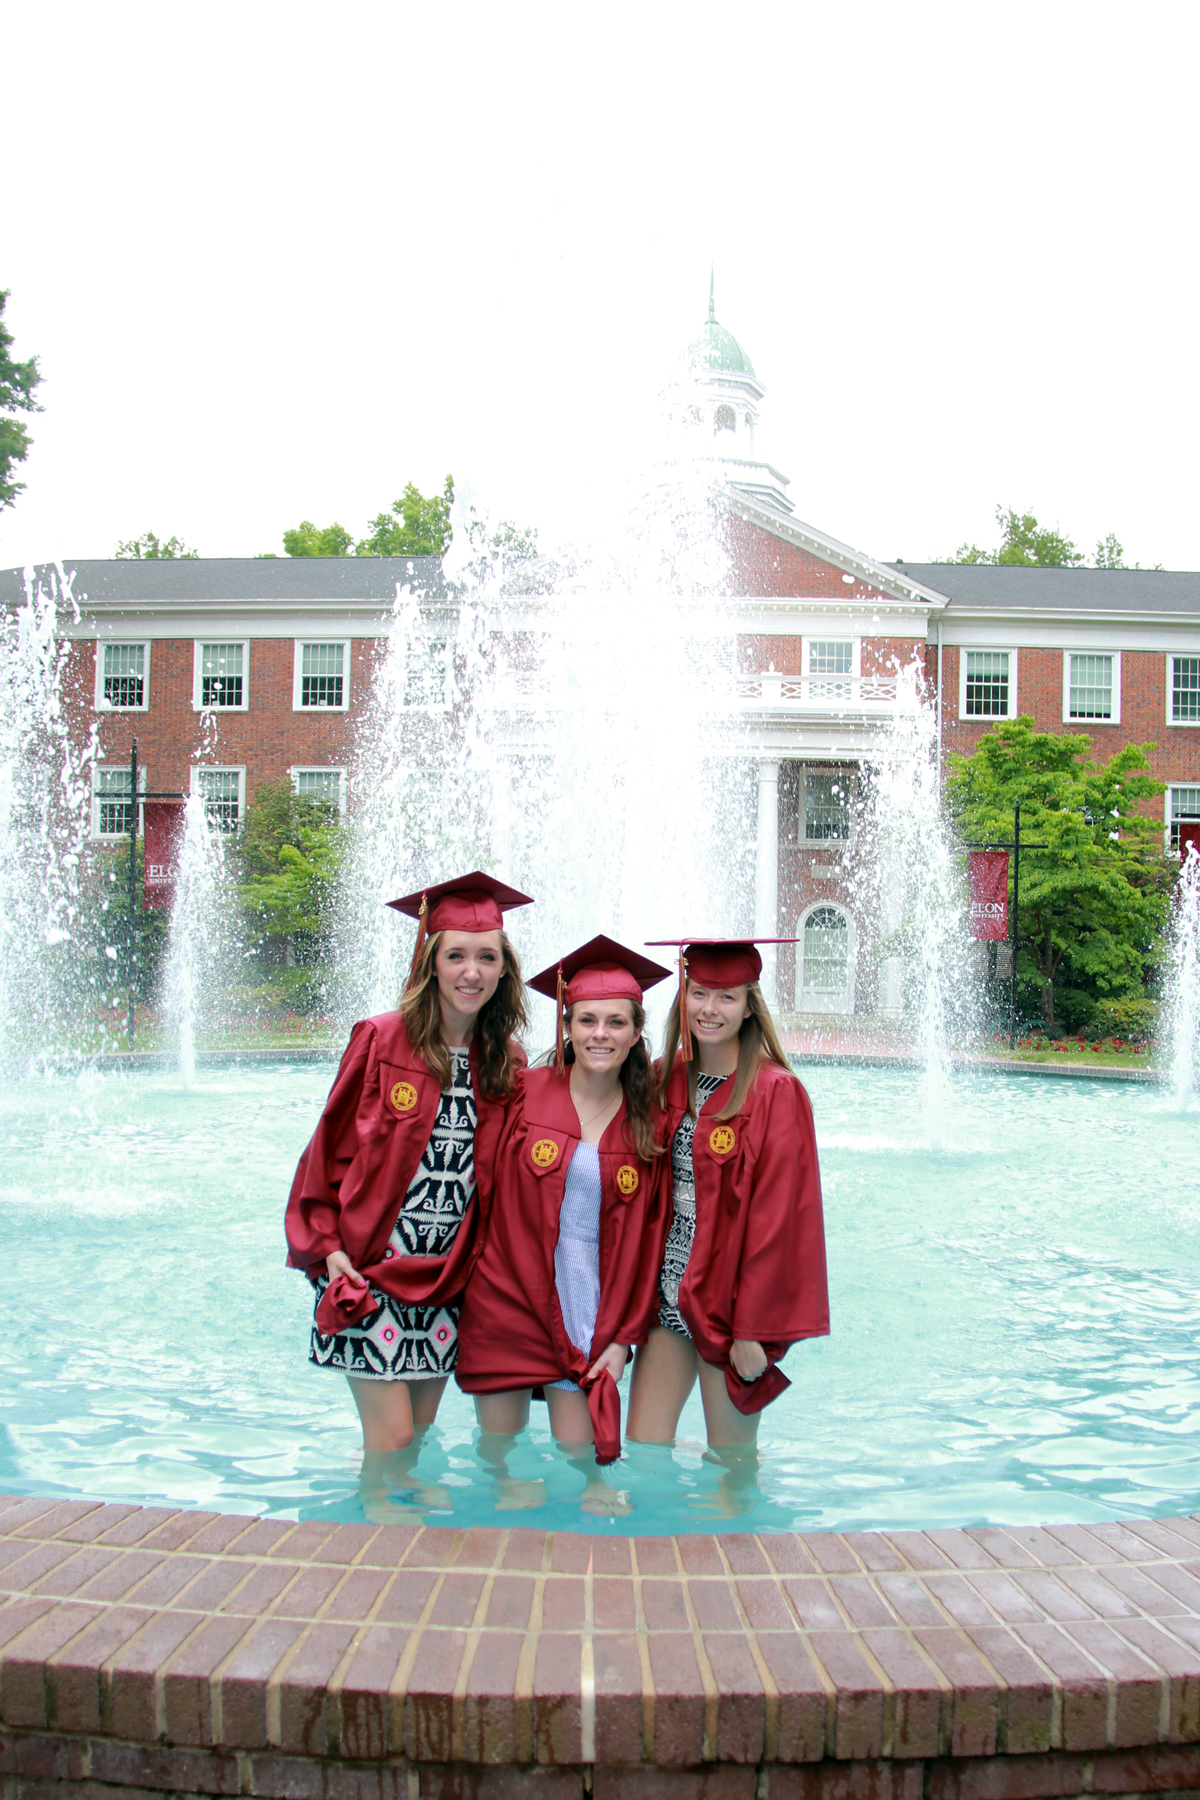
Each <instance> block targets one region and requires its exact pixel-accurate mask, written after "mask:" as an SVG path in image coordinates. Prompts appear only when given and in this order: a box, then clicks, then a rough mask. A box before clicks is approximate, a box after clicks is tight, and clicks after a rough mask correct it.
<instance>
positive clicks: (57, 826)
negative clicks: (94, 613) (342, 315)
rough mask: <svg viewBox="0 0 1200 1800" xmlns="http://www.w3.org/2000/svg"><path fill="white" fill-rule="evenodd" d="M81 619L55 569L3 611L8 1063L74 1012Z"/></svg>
mask: <svg viewBox="0 0 1200 1800" xmlns="http://www.w3.org/2000/svg"><path fill="white" fill-rule="evenodd" d="M60 611H69V612H70V613H71V614H72V615H73V618H74V620H75V621H76V622H77V621H78V619H79V616H80V614H79V608H78V606H77V605H76V603H75V599H74V596H73V594H72V592H71V582H70V579H69V578H68V577H67V576H65V575H64V573H63V571H62V570H61V569H57V570H51V571H49V572H48V573H47V575H46V576H45V577H44V578H43V579H40V580H36V581H35V579H34V576H33V572H32V571H31V570H27V571H26V575H25V599H24V603H23V604H22V605H21V606H19V607H17V608H16V610H15V611H14V612H13V613H11V614H7V615H6V616H4V617H3V619H2V620H0V1038H2V1040H3V1044H4V1056H5V1058H6V1059H7V1060H9V1061H13V1060H15V1059H19V1058H21V1057H22V1056H23V1055H24V1053H25V1052H26V1050H29V1049H32V1048H33V1047H34V1045H35V1044H36V1045H37V1046H38V1047H39V1048H41V1047H44V1046H45V1035H44V1034H45V1027H46V1022H47V1021H48V1020H50V1019H60V1018H63V1017H70V1016H74V1017H78V1016H79V1013H80V1011H81V1006H80V1003H81V1001H82V1000H83V998H84V996H83V994H82V993H81V992H80V984H81V980H82V979H83V970H84V968H85V966H86V959H85V958H81V957H80V956H79V954H78V945H77V943H76V941H75V940H76V936H77V929H78V926H79V920H80V910H81V874H82V863H83V852H84V846H85V844H86V842H87V838H88V835H89V831H90V827H91V804H92V784H91V764H92V762H93V760H94V758H95V756H96V734H95V728H94V727H93V729H92V731H91V733H90V735H89V736H88V737H87V738H86V739H85V740H84V741H83V742H82V743H80V742H77V741H76V742H73V741H72V735H71V729H70V721H69V718H68V697H67V696H66V695H65V694H64V687H65V683H64V673H65V669H66V665H67V659H68V656H69V652H70V644H69V642H68V641H67V640H66V638H65V637H64V636H63V635H62V632H61V628H60V622H59V615H60Z"/></svg>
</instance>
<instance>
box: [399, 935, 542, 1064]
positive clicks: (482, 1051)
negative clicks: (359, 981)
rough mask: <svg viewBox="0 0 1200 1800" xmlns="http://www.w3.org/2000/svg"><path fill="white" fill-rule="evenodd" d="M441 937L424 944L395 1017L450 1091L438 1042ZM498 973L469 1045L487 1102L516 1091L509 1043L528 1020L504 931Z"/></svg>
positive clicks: (444, 1054)
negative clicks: (474, 1049)
mask: <svg viewBox="0 0 1200 1800" xmlns="http://www.w3.org/2000/svg"><path fill="white" fill-rule="evenodd" d="M442 937H443V933H442V932H440V931H435V932H433V933H432V935H431V936H429V937H427V938H426V939H425V942H424V944H423V945H422V947H421V954H420V956H419V957H418V958H417V966H416V968H415V969H414V970H413V975H412V980H411V982H410V984H409V986H408V987H407V988H406V990H405V991H404V993H403V994H401V996H400V1004H399V1008H398V1010H399V1013H400V1017H401V1018H402V1019H403V1020H404V1029H405V1030H406V1031H407V1033H408V1041H409V1043H410V1044H411V1045H412V1047H413V1049H414V1050H415V1051H416V1053H417V1055H418V1056H419V1057H421V1058H422V1060H423V1061H425V1062H426V1063H428V1064H429V1067H430V1069H431V1070H432V1071H433V1073H434V1074H435V1075H436V1076H437V1078H438V1080H439V1081H440V1082H441V1084H442V1086H443V1087H444V1088H448V1087H449V1086H450V1083H451V1080H452V1078H453V1068H452V1064H451V1059H450V1052H449V1050H448V1049H447V1047H446V1043H445V1040H444V1038H443V1037H442V1008H441V1002H440V999H439V997H438V985H437V968H436V962H437V953H438V945H439V944H440V943H441V941H442ZM500 951H501V956H502V959H503V968H502V969H501V971H500V980H499V983H498V984H497V987H496V991H495V993H494V994H493V995H492V997H491V999H490V1000H489V1001H488V1003H487V1005H486V1006H483V1007H481V1008H480V1010H479V1013H478V1015H477V1017H476V1020H475V1037H474V1041H475V1042H476V1043H477V1044H478V1046H479V1085H480V1087H481V1088H482V1090H483V1092H484V1093H485V1094H486V1095H487V1097H488V1099H489V1100H507V1099H508V1098H509V1096H510V1095H511V1093H512V1091H513V1089H514V1088H515V1086H516V1076H517V1062H516V1057H515V1056H514V1054H513V1052H514V1049H515V1046H514V1043H513V1039H514V1038H515V1036H516V1034H517V1032H518V1031H524V1030H525V1028H526V1027H527V1025H528V1024H529V1020H528V1019H527V1017H526V1016H525V984H524V982H523V981H522V980H521V965H520V963H519V962H518V961H517V953H516V951H515V950H514V949H513V947H512V945H511V944H510V943H509V941H508V936H507V934H506V933H505V932H503V931H502V932H501V933H500Z"/></svg>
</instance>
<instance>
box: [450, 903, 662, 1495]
mask: <svg viewBox="0 0 1200 1800" xmlns="http://www.w3.org/2000/svg"><path fill="white" fill-rule="evenodd" d="M668 973H669V971H668V970H667V969H664V968H662V967H661V966H660V965H659V964H658V963H653V962H651V961H650V960H649V958H648V957H644V956H640V955H638V953H637V952H636V951H632V950H627V949H625V948H624V946H623V945H621V944H617V943H614V942H613V940H612V939H611V938H606V937H598V938H593V939H592V941H591V942H590V943H589V944H584V945H583V946H582V948H581V949H579V950H575V951H573V952H572V953H571V955H570V956H564V957H563V959H562V961H561V962H559V963H556V964H554V965H553V966H552V967H551V968H549V969H544V970H543V971H542V973H541V974H540V975H535V976H534V978H533V980H532V981H531V982H530V984H529V985H530V986H531V987H532V988H535V989H537V990H538V992H539V993H543V994H546V995H548V996H550V997H552V998H555V999H556V1000H557V1004H558V1034H557V1035H558V1042H557V1050H556V1055H555V1059H554V1062H553V1064H552V1065H550V1066H548V1067H542V1068H536V1069H530V1070H528V1071H527V1072H526V1074H525V1075H524V1077H523V1078H522V1081H521V1084H520V1091H519V1093H518V1095H517V1098H516V1099H515V1100H514V1102H513V1104H512V1106H511V1107H510V1109H509V1112H508V1117H507V1120H506V1122H505V1127H504V1135H503V1137H502V1139H501V1142H500V1146H499V1150H498V1153H497V1157H496V1164H495V1172H494V1178H493V1182H492V1190H493V1192H492V1202H491V1207H490V1211H489V1213H488V1216H487V1236H486V1242H485V1244H484V1249H483V1252H482V1254H481V1256H480V1258H479V1261H478V1263H477V1264H476V1266H475V1270H474V1273H473V1274H472V1276H471V1280H470V1282H469V1283H468V1285H467V1292H466V1297H465V1299H464V1302H463V1314H462V1343H461V1351H460V1355H459V1361H458V1370H457V1376H456V1379H457V1381H458V1384H459V1386H460V1387H461V1388H463V1389H464V1390H465V1391H466V1392H467V1393H468V1394H473V1395H474V1396H475V1407H476V1412H477V1414H478V1418H479V1423H480V1426H481V1427H482V1429H483V1431H484V1433H485V1434H488V1435H489V1436H490V1437H493V1438H499V1437H508V1436H511V1435H512V1434H513V1433H515V1432H517V1431H519V1430H520V1429H521V1428H522V1426H523V1425H524V1424H525V1423H526V1421H527V1420H528V1417H529V1403H530V1399H531V1397H532V1393H533V1390H534V1389H535V1388H542V1389H544V1391H545V1397H546V1400H547V1403H548V1405H549V1408H550V1429H551V1431H552V1433H553V1434H554V1437H555V1438H556V1439H557V1440H558V1441H559V1442H560V1443H562V1444H565V1445H575V1446H579V1445H591V1444H593V1443H594V1445H595V1452H596V1456H595V1460H596V1461H597V1462H599V1463H606V1462H613V1461H615V1460H616V1458H617V1457H618V1456H619V1455H620V1424H621V1418H620V1401H619V1399H618V1397H617V1389H616V1383H617V1382H618V1381H619V1380H620V1378H621V1373H622V1370H623V1369H624V1366H625V1360H626V1358H627V1356H628V1354H629V1350H630V1348H631V1346H633V1345H634V1344H638V1343H641V1342H642V1341H643V1340H644V1338H645V1335H646V1331H647V1329H648V1327H649V1322H650V1315H651V1313H652V1311H653V1307H654V1302H655V1285H656V1279H657V1274H658V1263H657V1260H656V1258H655V1257H654V1256H650V1257H647V1255H646V1254H645V1246H646V1244H647V1241H650V1240H652V1241H653V1242H654V1243H655V1244H659V1243H661V1233H662V1231H663V1230H664V1229H665V1212H664V1209H663V1205H662V1200H661V1195H660V1187H661V1180H662V1171H663V1165H664V1161H665V1158H664V1154H663V1149H662V1144H661V1141H660V1136H659V1130H658V1107H657V1102H656V1094H655V1088H656V1078H655V1074H654V1067H653V1064H652V1063H651V1061H650V1057H649V1053H648V1052H647V1049H646V1045H645V1041H644V1038H643V1031H644V1027H645V1020H646V1015H645V1012H644V1011H643V1008H642V997H643V992H644V990H645V989H646V988H647V987H649V986H652V985H653V984H654V983H655V982H658V981H661V980H663V978H664V977H665V976H666V975H667V974H668Z"/></svg>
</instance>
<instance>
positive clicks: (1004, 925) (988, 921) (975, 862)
mask: <svg viewBox="0 0 1200 1800" xmlns="http://www.w3.org/2000/svg"><path fill="white" fill-rule="evenodd" d="M967 885H968V888H969V890H970V895H971V936H972V937H974V938H987V939H990V940H993V941H995V942H1002V941H1003V940H1004V939H1005V938H1006V937H1007V936H1008V851H1007V850H971V851H970V852H968V855H967Z"/></svg>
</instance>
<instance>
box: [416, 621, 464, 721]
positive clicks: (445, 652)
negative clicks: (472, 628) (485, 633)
mask: <svg viewBox="0 0 1200 1800" xmlns="http://www.w3.org/2000/svg"><path fill="white" fill-rule="evenodd" d="M453 643H454V640H453V638H451V637H450V635H449V634H447V635H446V637H444V638H442V637H435V636H433V635H430V636H428V637H427V636H425V635H423V634H422V635H421V636H420V637H413V638H410V639H409V642H408V645H407V646H406V652H407V651H408V650H411V649H412V647H413V646H414V645H416V644H420V645H421V646H422V647H423V649H424V650H425V651H426V652H428V651H430V650H431V649H432V648H433V647H434V646H435V645H440V646H441V653H442V657H443V659H444V661H443V667H442V676H443V680H442V698H441V699H440V700H409V698H408V682H409V676H410V675H411V673H412V669H411V665H410V664H409V663H408V661H407V660H406V661H405V665H404V695H405V698H404V710H405V711H406V712H423V713H444V712H449V711H450V660H449V659H450V657H451V655H452V653H453ZM429 661H430V666H432V659H431V658H430V659H429Z"/></svg>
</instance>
